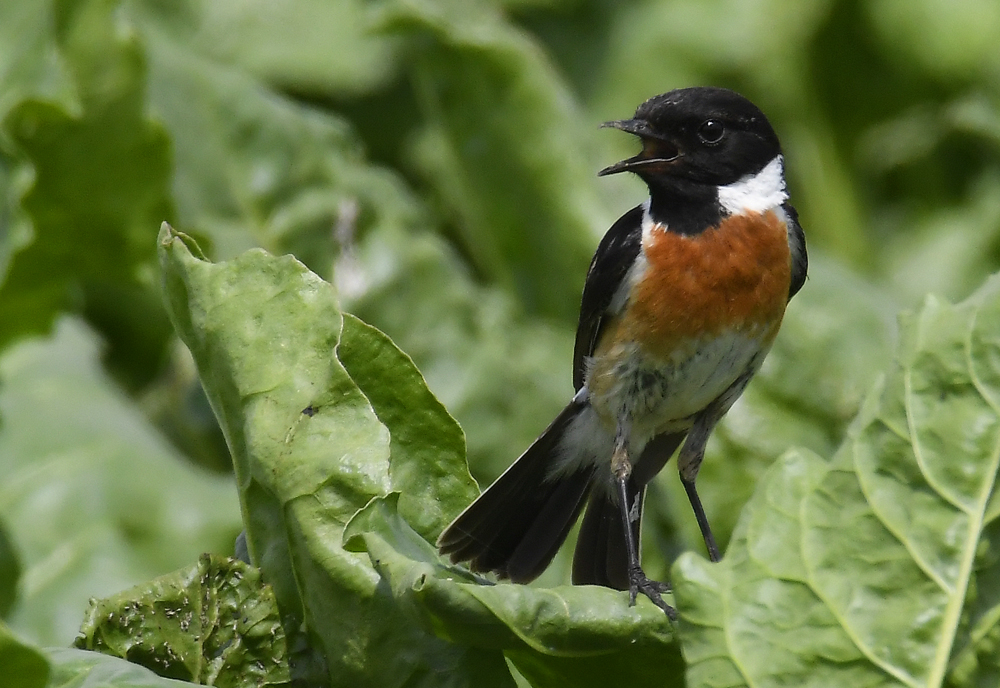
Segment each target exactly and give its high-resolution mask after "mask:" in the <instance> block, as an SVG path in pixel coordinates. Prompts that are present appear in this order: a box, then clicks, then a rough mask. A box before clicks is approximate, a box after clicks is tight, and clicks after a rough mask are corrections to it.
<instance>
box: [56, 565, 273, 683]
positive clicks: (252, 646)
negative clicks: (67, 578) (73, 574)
mask: <svg viewBox="0 0 1000 688" xmlns="http://www.w3.org/2000/svg"><path fill="white" fill-rule="evenodd" d="M74 645H75V646H76V647H78V648H79V649H81V650H94V651H97V652H102V653H104V654H107V655H112V656H115V657H121V658H122V659H127V660H128V661H130V662H134V663H136V664H141V665H142V666H145V667H146V668H148V669H150V670H151V671H154V672H156V673H157V674H158V675H160V676H165V677H168V678H177V679H181V680H185V681H190V682H191V683H198V684H202V685H210V686H219V687H220V688H222V687H226V688H250V687H251V686H278V685H280V686H284V685H286V684H287V683H288V681H289V680H290V676H289V671H288V656H287V648H286V645H285V633H284V630H283V629H282V627H281V621H280V617H279V615H278V606H277V604H276V603H275V600H274V595H273V593H272V592H271V588H270V587H269V586H266V585H264V583H263V582H262V581H261V579H260V572H259V571H258V570H257V569H254V568H253V567H251V566H249V565H247V564H245V563H243V562H241V561H239V560H236V559H223V558H221V557H213V556H212V555H209V554H205V555H202V556H201V558H200V559H199V560H198V563H197V564H195V565H193V566H190V567H188V568H186V569H182V570H180V571H177V572H175V573H171V574H168V575H166V576H162V577H160V578H157V579H155V580H152V581H150V582H148V583H143V584H141V585H139V586H137V587H135V588H131V589H129V590H125V591H123V592H121V593H118V594H117V595H114V596H112V597H109V598H107V599H104V600H92V601H91V604H90V609H89V610H88V612H87V616H86V618H85V619H84V622H83V626H82V627H81V629H80V635H79V636H77V638H76V641H75V643H74Z"/></svg>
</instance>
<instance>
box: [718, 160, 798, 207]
mask: <svg viewBox="0 0 1000 688" xmlns="http://www.w3.org/2000/svg"><path fill="white" fill-rule="evenodd" d="M784 168H785V164H784V158H783V157H782V156H780V155H778V156H775V158H774V160H772V161H771V162H769V163H767V165H766V166H765V167H764V169H762V170H761V171H760V172H758V173H757V174H748V175H747V176H745V177H743V178H742V179H740V180H739V181H736V182H733V183H732V184H727V185H726V186H720V187H719V205H721V206H722V209H723V210H725V211H726V212H727V213H729V214H730V215H742V214H743V213H763V212H764V211H766V210H770V209H771V208H775V207H777V206H779V205H781V204H782V203H784V202H785V201H786V200H787V199H788V192H787V191H786V190H785V174H784Z"/></svg>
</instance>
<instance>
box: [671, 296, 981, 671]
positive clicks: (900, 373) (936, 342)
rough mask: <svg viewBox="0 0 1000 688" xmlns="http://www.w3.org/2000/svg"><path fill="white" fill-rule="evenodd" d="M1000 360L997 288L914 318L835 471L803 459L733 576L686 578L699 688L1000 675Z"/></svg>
mask: <svg viewBox="0 0 1000 688" xmlns="http://www.w3.org/2000/svg"><path fill="white" fill-rule="evenodd" d="M998 361H1000V279H998V278H993V279H992V280H990V281H989V282H988V283H987V284H986V285H985V286H984V287H983V288H981V289H980V290H979V291H978V292H977V294H976V295H975V296H973V297H972V298H970V299H969V300H967V301H965V302H963V303H961V304H958V305H955V306H952V305H950V304H947V303H944V302H942V301H940V300H938V299H935V298H933V297H929V298H928V299H927V300H926V301H925V303H924V306H923V308H922V309H921V310H920V311H919V312H917V313H914V314H910V315H906V316H904V317H903V318H902V336H901V342H900V346H899V353H898V363H897V365H896V366H895V367H894V368H893V369H892V371H891V372H890V373H889V375H888V376H887V378H886V379H885V382H884V383H881V384H879V385H878V386H876V388H875V389H874V390H873V391H872V393H871V394H870V396H869V398H868V400H867V401H866V403H865V406H864V408H863V410H862V412H861V414H860V415H859V417H858V419H857V420H856V421H855V423H854V425H853V426H852V430H851V433H850V435H849V437H848V439H847V441H846V442H845V443H844V444H843V445H842V446H841V448H840V450H839V451H838V452H837V453H836V455H835V456H834V458H833V461H832V462H831V463H829V464H827V463H825V462H823V461H822V460H820V459H819V458H817V457H815V456H814V455H811V454H808V453H805V452H798V453H794V452H793V453H791V454H789V455H788V456H786V457H785V458H784V459H783V460H782V461H780V462H779V463H778V464H776V465H775V467H774V468H773V469H772V470H771V471H770V472H769V474H768V476H767V477H766V478H765V480H763V481H762V482H761V484H760V485H759V487H758V490H757V492H756V494H755V495H754V498H753V500H752V501H751V503H750V504H749V505H748V506H747V508H746V509H745V510H744V514H743V516H742V518H741V521H740V525H739V527H738V529H737V533H736V535H735V536H734V538H733V541H732V542H731V544H730V547H729V549H728V551H727V555H726V557H725V559H724V561H723V562H722V563H721V564H719V565H709V564H707V563H706V562H704V561H703V560H699V559H698V558H696V557H694V556H693V555H685V556H684V557H682V558H681V559H680V560H679V561H678V562H677V564H676V565H675V566H674V577H673V580H674V584H675V590H676V595H677V600H678V607H679V609H680V612H681V620H682V632H683V636H682V637H683V639H684V646H685V656H686V658H687V660H688V662H689V665H690V669H689V675H688V678H689V682H690V684H691V685H692V686H699V685H765V686H766V685H779V684H780V685H788V684H790V683H795V684H797V685H817V686H818V685H908V686H917V685H928V686H939V685H942V684H944V683H945V682H947V683H948V684H949V685H990V684H993V683H995V682H996V681H997V679H998V678H1000V661H998V659H997V658H998V657H1000V653H998V652H997V648H998V646H997V638H998V637H1000V587H998V585H997V582H996V581H997V580H998V578H1000V557H998V556H997V548H998V546H1000V540H998V537H1000V526H998V523H1000V518H998V517H1000V498H998V496H997V493H998V491H997V489H996V486H997V477H998V472H1000V364H998Z"/></svg>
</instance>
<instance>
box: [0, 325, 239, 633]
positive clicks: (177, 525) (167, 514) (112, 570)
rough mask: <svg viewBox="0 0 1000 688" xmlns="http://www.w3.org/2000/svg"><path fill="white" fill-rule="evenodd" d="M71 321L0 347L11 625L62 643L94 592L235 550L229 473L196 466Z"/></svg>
mask: <svg viewBox="0 0 1000 688" xmlns="http://www.w3.org/2000/svg"><path fill="white" fill-rule="evenodd" d="M99 350H100V342H99V340H98V339H97V337H96V336H95V335H94V334H93V332H92V331H90V330H89V329H87V327H86V326H85V325H84V324H82V323H81V322H80V321H79V320H76V319H71V318H64V319H62V320H60V321H58V323H57V326H56V328H55V330H54V333H53V335H52V336H51V337H50V338H47V339H33V340H29V341H25V342H22V343H19V344H17V345H15V346H14V347H12V348H10V349H8V350H7V351H6V352H4V355H3V356H2V357H0V380H2V384H0V416H2V417H3V426H2V429H0V474H2V475H3V476H4V478H3V480H2V481H0V518H2V519H3V521H4V523H5V525H6V526H7V529H8V533H9V535H10V538H11V541H12V542H13V544H14V545H15V547H16V549H17V553H18V557H19V559H20V561H21V567H22V571H21V578H20V581H19V587H18V599H17V602H16V604H15V607H14V609H13V610H12V613H11V615H10V617H9V622H10V624H11V626H12V627H13V628H14V629H16V630H17V632H18V633H20V634H22V635H23V636H25V637H26V638H28V639H29V640H31V641H33V642H36V643H38V644H41V645H67V644H69V643H70V642H71V641H72V639H73V637H74V636H75V635H76V632H77V630H78V629H79V625H80V618H81V617H82V614H83V612H84V611H85V610H86V608H87V603H88V600H89V599H90V598H91V597H94V596H107V595H111V594H113V593H115V592H118V591H119V590H122V589H123V588H127V587H130V586H132V585H135V584H136V583H139V582H141V581H144V580H149V579H150V578H153V577H155V576H158V575H161V574H163V573H166V572H168V571H171V570H174V569H176V568H178V567H179V566H183V565H185V564H187V563H189V562H191V561H193V560H194V559H195V558H196V557H197V556H198V555H199V554H201V553H202V552H205V551H212V552H227V551H229V552H231V551H232V543H233V540H234V538H235V537H236V535H237V533H238V532H239V529H240V520H239V506H238V502H237V500H236V498H235V495H234V494H233V481H232V479H230V478H226V477H222V476H218V475H213V474H210V473H208V472H206V471H204V470H199V469H197V468H195V467H193V466H192V465H191V464H190V463H189V462H188V461H186V460H185V459H184V457H182V456H180V455H179V454H178V453H177V452H176V451H175V450H173V449H172V448H171V447H170V446H169V445H167V444H166V443H165V442H164V440H163V438H162V437H161V436H160V435H159V434H158V433H157V432H156V430H155V429H154V428H152V427H151V426H150V425H149V423H148V421H147V420H146V419H145V417H144V416H143V414H142V413H141V411H140V410H139V409H138V408H136V407H135V406H134V404H133V403H132V402H131V400H130V399H128V397H126V396H125V395H124V394H123V393H122V392H121V390H120V389H119V388H118V387H117V386H116V385H115V384H114V383H113V382H112V381H111V380H109V379H108V377H107V375H106V374H105V373H104V372H103V370H102V369H101V365H100V362H99Z"/></svg>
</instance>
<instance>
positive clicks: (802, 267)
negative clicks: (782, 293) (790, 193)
mask: <svg viewBox="0 0 1000 688" xmlns="http://www.w3.org/2000/svg"><path fill="white" fill-rule="evenodd" d="M781 207H782V208H783V209H784V211H785V214H786V215H788V221H789V223H790V224H789V227H788V250H789V251H790V252H791V254H792V283H791V284H790V285H789V287H788V298H789V300H791V298H792V297H793V296H795V294H797V293H798V291H799V289H801V288H802V285H803V284H805V281H806V270H807V269H808V268H809V257H808V256H807V255H806V235H805V233H804V232H803V231H802V225H800V224H799V214H798V212H797V211H796V210H795V208H793V207H792V206H791V204H789V203H784V204H782V206H781Z"/></svg>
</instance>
